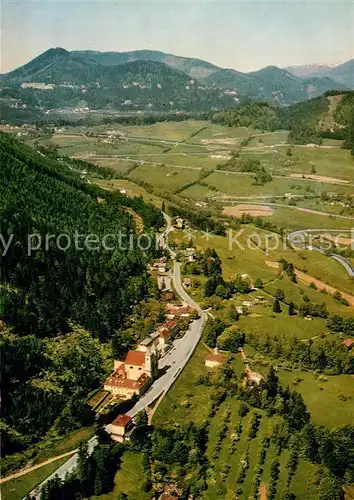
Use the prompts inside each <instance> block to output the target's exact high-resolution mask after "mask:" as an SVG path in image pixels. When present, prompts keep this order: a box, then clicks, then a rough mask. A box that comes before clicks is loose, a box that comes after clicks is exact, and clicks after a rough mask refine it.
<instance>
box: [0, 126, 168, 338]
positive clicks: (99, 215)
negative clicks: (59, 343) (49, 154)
mask: <svg viewBox="0 0 354 500" xmlns="http://www.w3.org/2000/svg"><path fill="white" fill-rule="evenodd" d="M0 155H1V159H0V160H1V177H2V182H1V185H0V220H1V231H0V232H1V234H2V236H3V238H4V240H5V241H8V239H9V238H12V242H11V245H10V246H9V249H8V251H7V253H6V255H3V256H2V258H1V261H2V262H1V270H2V274H1V310H0V313H1V317H2V319H4V320H5V323H6V324H8V325H13V326H14V327H15V329H16V331H17V332H19V333H20V334H34V335H36V336H41V337H44V336H51V335H55V334H56V333H58V332H61V331H66V330H67V328H68V323H69V322H70V321H74V322H76V323H78V324H80V325H82V326H84V327H85V328H87V329H88V330H90V331H91V332H92V334H93V335H94V336H97V337H99V338H100V339H102V340H103V339H105V338H107V337H109V336H110V335H112V334H113V332H114V331H115V330H116V329H118V328H119V327H120V326H121V324H122V321H123V320H124V317H125V315H126V314H127V312H128V311H129V310H130V307H131V305H132V304H133V303H135V302H137V301H139V300H141V298H142V297H144V295H145V293H146V289H147V286H148V280H147V276H146V272H145V270H146V264H147V260H148V259H149V257H151V255H150V254H149V252H150V251H147V252H141V251H139V250H134V249H132V250H124V249H119V248H117V246H119V245H118V243H117V245H116V248H115V249H114V251H111V250H105V249H104V248H103V245H102V239H103V237H104V235H106V234H114V235H117V234H119V233H122V234H124V235H127V236H126V237H124V238H125V239H124V238H123V240H122V241H123V242H125V241H126V239H127V238H128V237H129V234H130V233H132V235H133V236H132V238H133V239H136V237H137V236H136V234H135V223H134V220H133V218H132V216H131V215H130V214H129V213H128V212H127V211H126V210H124V207H126V206H127V205H129V206H130V207H131V208H133V209H134V210H136V211H138V212H139V213H140V215H141V216H142V218H143V220H144V221H145V222H146V224H148V225H150V226H152V225H155V226H161V225H162V223H163V221H162V216H161V214H160V212H158V211H157V210H156V209H155V208H153V207H152V206H148V205H145V203H144V202H143V201H142V200H141V199H131V198H127V197H125V196H123V195H121V194H120V193H115V194H111V193H106V192H104V191H102V190H100V189H99V188H98V187H94V186H93V185H90V184H87V183H86V181H85V182H83V181H81V180H80V178H79V176H78V174H76V173H75V172H74V171H72V170H70V167H69V166H65V164H64V163H63V162H60V161H58V160H53V159H50V158H46V157H45V156H43V155H42V154H41V153H37V152H36V151H35V150H33V149H31V148H29V147H26V146H24V145H23V144H21V143H19V142H18V141H16V140H15V139H13V138H11V137H9V136H8V135H4V134H1V135H0ZM75 232H77V233H79V234H81V235H84V236H82V237H81V239H78V238H77V241H78V243H77V244H76V245H75ZM35 233H39V234H40V235H41V237H42V244H41V245H38V238H36V237H33V238H32V242H33V246H34V247H38V248H36V249H34V250H32V251H31V252H30V251H29V250H28V241H29V235H31V234H35ZM47 234H52V235H55V237H54V238H52V239H51V240H50V241H48V245H47V249H46V248H45V247H46V244H45V235H47ZM60 234H65V235H67V236H62V238H61V239H60V241H59V246H58V244H57V242H56V238H57V237H58V236H59V235H60ZM90 234H93V235H95V238H97V240H98V241H99V243H97V244H95V245H93V246H94V247H95V250H91V249H88V248H86V246H85V245H84V237H85V236H86V235H90ZM12 235H13V236H12ZM69 240H70V241H71V245H70V246H69V248H68V249H67V250H64V248H65V247H66V246H67V244H68V241H69ZM111 241H112V240H109V243H110V245H109V246H112V243H111ZM36 242H37V243H36ZM121 246H122V245H121ZM133 246H134V245H133ZM59 247H60V248H59ZM96 247H97V249H96ZM125 247H126V245H124V248H125ZM61 248H62V249H61ZM1 251H3V247H2V248H1ZM153 251H154V250H151V252H153ZM29 254H30V255H29Z"/></svg>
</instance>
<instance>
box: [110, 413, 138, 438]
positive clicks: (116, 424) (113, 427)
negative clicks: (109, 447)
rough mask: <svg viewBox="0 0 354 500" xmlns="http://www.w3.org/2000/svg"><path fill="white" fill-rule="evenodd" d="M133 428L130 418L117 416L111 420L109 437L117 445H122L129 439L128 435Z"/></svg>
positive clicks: (123, 415)
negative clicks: (116, 442)
mask: <svg viewBox="0 0 354 500" xmlns="http://www.w3.org/2000/svg"><path fill="white" fill-rule="evenodd" d="M133 428H134V422H133V419H132V417H130V416H129V415H125V414H122V415H118V417H117V418H115V419H114V420H113V422H112V423H111V424H110V429H109V431H110V435H111V438H112V439H113V440H114V441H118V443H123V441H125V440H126V439H129V438H130V435H131V433H132V431H133Z"/></svg>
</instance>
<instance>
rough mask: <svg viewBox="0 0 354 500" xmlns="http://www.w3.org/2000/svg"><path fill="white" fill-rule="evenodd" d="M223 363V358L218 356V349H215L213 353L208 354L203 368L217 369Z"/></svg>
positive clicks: (220, 355)
mask: <svg viewBox="0 0 354 500" xmlns="http://www.w3.org/2000/svg"><path fill="white" fill-rule="evenodd" d="M224 363H225V356H223V355H222V354H219V352H218V349H217V348H215V349H214V352H213V353H211V354H209V356H208V357H207V358H206V360H205V366H207V367H208V368H217V367H219V366H221V365H223V364H224Z"/></svg>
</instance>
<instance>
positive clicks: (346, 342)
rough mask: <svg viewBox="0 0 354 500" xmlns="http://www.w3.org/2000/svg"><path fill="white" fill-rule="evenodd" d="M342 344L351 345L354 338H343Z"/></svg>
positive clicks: (353, 342) (353, 343)
mask: <svg viewBox="0 0 354 500" xmlns="http://www.w3.org/2000/svg"><path fill="white" fill-rule="evenodd" d="M343 344H344V345H345V347H349V348H350V347H353V346H354V340H353V339H345V340H344V341H343Z"/></svg>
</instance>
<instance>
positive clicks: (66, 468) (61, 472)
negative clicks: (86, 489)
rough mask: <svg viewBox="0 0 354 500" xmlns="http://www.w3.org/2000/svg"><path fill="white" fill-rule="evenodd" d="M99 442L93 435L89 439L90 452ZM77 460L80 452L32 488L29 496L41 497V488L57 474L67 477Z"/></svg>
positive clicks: (63, 477)
mask: <svg viewBox="0 0 354 500" xmlns="http://www.w3.org/2000/svg"><path fill="white" fill-rule="evenodd" d="M97 443H98V440H97V437H96V436H93V437H92V438H91V439H89V441H88V442H87V444H88V452H89V454H91V453H92V452H93V449H94V447H95V446H96V444H97ZM77 461H78V454H77V453H75V455H73V456H72V457H71V458H69V460H67V461H66V462H65V463H64V464H63V465H61V466H60V467H59V468H58V469H57V470H56V471H55V472H53V474H51V475H50V476H48V477H47V479H45V480H44V481H43V482H42V483H41V484H39V485H38V486H37V487H36V488H35V489H34V490H32V491H31V492H30V493H29V494H28V495H29V497H30V498H31V499H32V498H36V499H39V498H40V490H41V488H42V487H43V486H44V485H45V484H46V483H47V482H48V481H49V480H50V479H53V478H54V477H55V476H58V477H59V478H60V479H65V476H66V474H68V473H70V472H72V471H73V470H74V469H75V468H76V467H77ZM26 498H28V497H27V496H26V497H24V498H23V500H26Z"/></svg>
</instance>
